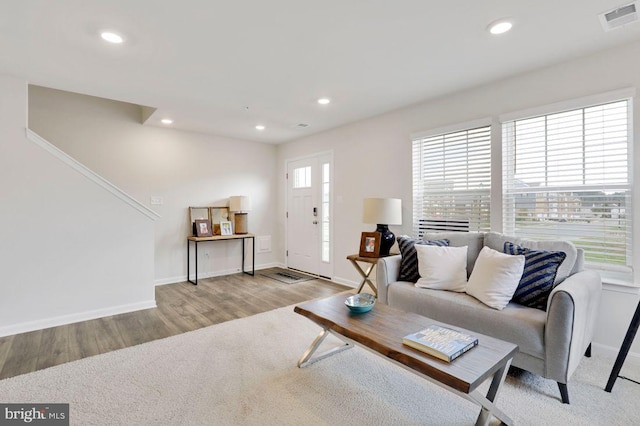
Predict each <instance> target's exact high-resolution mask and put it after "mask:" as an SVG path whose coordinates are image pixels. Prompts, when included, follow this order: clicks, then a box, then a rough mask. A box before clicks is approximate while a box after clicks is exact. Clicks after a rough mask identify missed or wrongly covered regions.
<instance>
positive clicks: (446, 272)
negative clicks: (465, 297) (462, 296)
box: [414, 244, 467, 291]
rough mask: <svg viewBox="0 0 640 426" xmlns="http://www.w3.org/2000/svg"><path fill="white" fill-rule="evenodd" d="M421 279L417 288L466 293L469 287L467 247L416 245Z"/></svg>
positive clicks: (417, 283)
mask: <svg viewBox="0 0 640 426" xmlns="http://www.w3.org/2000/svg"><path fill="white" fill-rule="evenodd" d="M414 247H415V249H416V252H417V253H418V272H419V273H420V279H418V282H416V287H422V288H433V289H437V290H450V291H464V290H465V288H466V287H467V246H464V247H441V246H432V245H427V244H416V245H415V246H414Z"/></svg>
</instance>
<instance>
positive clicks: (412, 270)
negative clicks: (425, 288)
mask: <svg viewBox="0 0 640 426" xmlns="http://www.w3.org/2000/svg"><path fill="white" fill-rule="evenodd" d="M415 244H424V245H429V246H448V245H449V240H431V241H430V240H417V239H415V238H411V237H407V236H406V235H401V236H399V237H398V248H399V249H400V254H401V255H402V259H401V260H400V274H399V276H398V281H410V282H412V283H415V282H416V281H418V279H419V278H420V273H419V272H418V253H417V252H416V248H415V247H414V245H415Z"/></svg>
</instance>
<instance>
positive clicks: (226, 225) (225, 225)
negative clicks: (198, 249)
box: [220, 220, 233, 235]
mask: <svg viewBox="0 0 640 426" xmlns="http://www.w3.org/2000/svg"><path fill="white" fill-rule="evenodd" d="M220 235H233V226H232V225H231V222H229V221H228V220H227V221H225V220H223V221H222V222H220Z"/></svg>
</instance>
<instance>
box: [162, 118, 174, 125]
mask: <svg viewBox="0 0 640 426" xmlns="http://www.w3.org/2000/svg"><path fill="white" fill-rule="evenodd" d="M160 121H161V122H162V124H173V120H172V119H170V118H163V119H162V120H160Z"/></svg>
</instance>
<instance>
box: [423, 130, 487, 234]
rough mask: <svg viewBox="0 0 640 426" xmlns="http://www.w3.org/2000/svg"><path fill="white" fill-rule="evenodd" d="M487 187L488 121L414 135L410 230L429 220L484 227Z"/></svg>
mask: <svg viewBox="0 0 640 426" xmlns="http://www.w3.org/2000/svg"><path fill="white" fill-rule="evenodd" d="M490 191H491V126H484V127H478V128H473V129H467V130H462V131H456V132H452V133H446V134H440V135H436V136H429V137H421V138H415V139H414V140H413V227H414V235H415V236H421V234H422V231H421V230H420V223H426V222H433V221H438V222H444V223H447V222H450V223H461V222H462V223H465V227H466V229H465V230H470V231H488V230H489V226H490V222H489V220H490V217H489V203H490ZM466 223H468V225H466Z"/></svg>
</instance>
